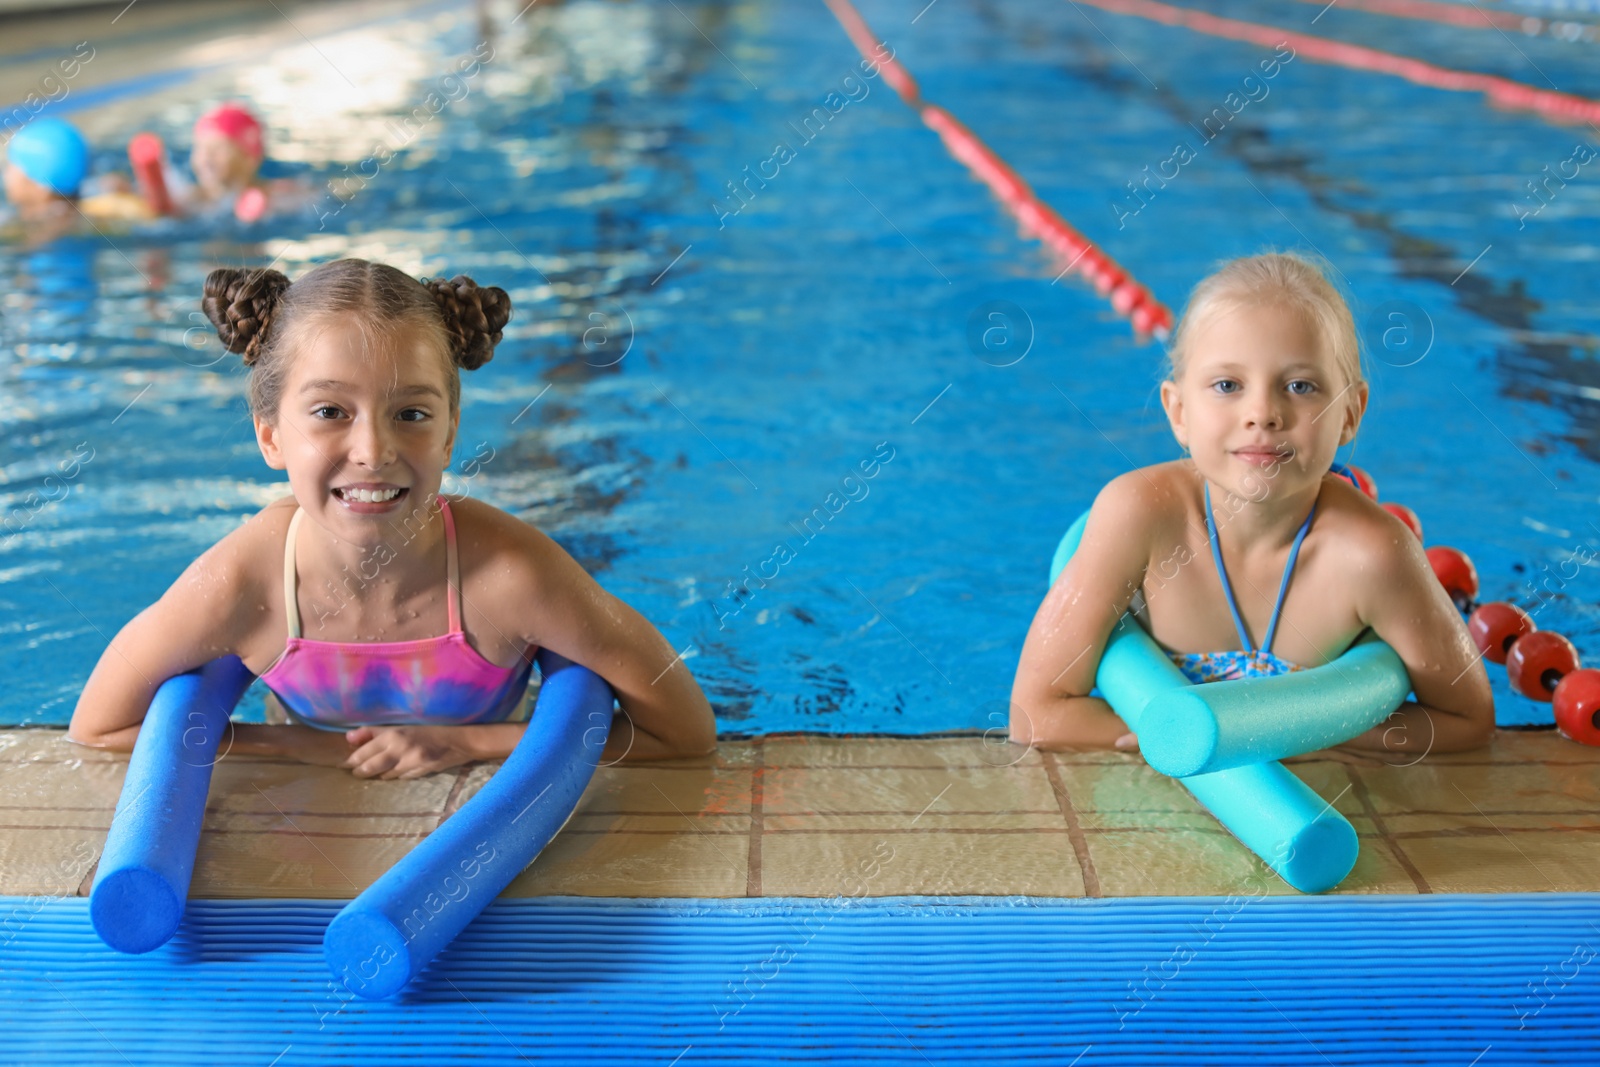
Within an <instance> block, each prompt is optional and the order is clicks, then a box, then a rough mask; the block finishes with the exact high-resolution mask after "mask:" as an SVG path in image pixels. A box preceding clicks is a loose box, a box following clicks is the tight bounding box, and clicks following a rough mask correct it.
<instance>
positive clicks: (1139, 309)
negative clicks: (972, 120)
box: [823, 0, 1172, 340]
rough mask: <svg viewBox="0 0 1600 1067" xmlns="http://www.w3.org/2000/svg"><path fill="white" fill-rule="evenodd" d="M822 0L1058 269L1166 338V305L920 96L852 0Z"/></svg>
mask: <svg viewBox="0 0 1600 1067" xmlns="http://www.w3.org/2000/svg"><path fill="white" fill-rule="evenodd" d="M823 2H824V3H826V4H827V5H828V9H829V10H830V11H832V12H833V14H834V17H835V18H837V19H838V20H839V24H840V25H841V26H843V27H844V31H845V33H846V34H847V35H848V36H849V38H850V40H851V42H852V43H854V44H855V46H856V49H857V50H858V51H859V52H860V53H861V55H862V56H863V58H865V59H867V60H869V61H871V62H873V63H876V64H878V68H879V70H880V71H882V73H883V76H884V80H885V81H887V82H888V83H889V84H890V85H891V86H892V87H893V88H894V90H895V92H897V93H899V94H900V98H901V99H902V100H904V101H905V102H906V103H907V104H908V105H909V106H910V107H911V108H912V110H914V111H916V112H917V113H918V114H919V115H920V116H921V117H922V121H923V123H925V124H926V125H927V126H928V127H929V128H930V129H932V130H933V131H934V132H935V133H937V134H938V135H939V137H940V139H941V140H942V141H944V144H945V148H946V149H947V150H948V151H949V152H950V154H951V155H952V156H954V157H955V158H956V159H957V160H959V161H960V162H962V163H964V164H966V166H967V168H968V169H969V170H971V171H972V173H973V174H974V175H976V176H977V178H978V179H979V180H980V181H982V182H983V183H984V184H985V185H987V186H988V187H989V188H990V190H992V191H993V192H994V194H995V196H996V197H998V198H999V200H1000V202H1001V203H1002V204H1003V205H1004V206H1005V208H1006V210H1008V211H1010V212H1011V214H1012V215H1013V216H1015V217H1016V219H1017V222H1018V223H1020V224H1021V227H1022V231H1023V233H1025V234H1027V235H1028V236H1031V237H1036V238H1038V239H1039V240H1040V241H1042V242H1043V243H1044V244H1045V245H1047V246H1049V247H1050V249H1051V250H1052V251H1054V252H1055V253H1056V254H1057V255H1058V256H1060V257H1061V258H1062V259H1064V260H1066V261H1067V266H1066V269H1065V270H1063V271H1062V272H1061V273H1062V274H1065V273H1067V271H1070V270H1076V271H1077V272H1078V273H1079V274H1081V275H1082V276H1083V277H1084V278H1085V279H1086V280H1087V281H1089V282H1090V283H1091V284H1092V285H1093V286H1094V287H1095V289H1096V290H1097V291H1098V292H1099V293H1100V295H1102V296H1107V297H1109V298H1110V301H1111V306H1112V308H1113V309H1114V310H1115V311H1116V312H1117V314H1119V315H1122V316H1124V317H1125V318H1127V319H1129V320H1130V321H1131V322H1132V323H1133V329H1134V332H1135V333H1137V334H1139V335H1140V336H1152V335H1153V336H1155V337H1157V338H1159V339H1161V340H1165V339H1166V338H1167V335H1168V333H1169V332H1170V331H1171V329H1172V312H1171V310H1169V309H1168V308H1167V307H1166V305H1164V304H1162V303H1161V302H1160V301H1158V300H1157V299H1156V298H1155V297H1154V296H1153V295H1152V294H1151V292H1150V290H1148V289H1146V288H1145V287H1144V286H1142V285H1140V284H1139V283H1138V282H1137V281H1135V280H1134V278H1133V276H1132V275H1131V274H1129V273H1128V271H1127V270H1126V269H1124V268H1123V267H1121V266H1120V265H1118V264H1117V262H1116V261H1115V260H1113V259H1112V258H1111V257H1110V256H1108V255H1107V254H1106V253H1105V252H1104V251H1102V250H1101V249H1100V248H1099V247H1097V246H1096V245H1095V243H1094V242H1093V241H1091V240H1089V238H1087V237H1085V236H1084V235H1083V234H1082V233H1080V232H1078V231H1077V230H1076V229H1074V228H1073V227H1072V226H1071V224H1069V223H1068V222H1067V220H1066V219H1064V218H1062V217H1061V215H1060V213H1059V212H1057V211H1056V210H1055V209H1054V208H1052V207H1051V206H1050V205H1049V204H1047V203H1045V202H1044V201H1043V200H1041V199H1040V198H1039V194H1038V193H1035V192H1034V191H1033V189H1032V187H1030V186H1029V185H1028V183H1027V182H1025V181H1023V180H1022V177H1021V175H1019V174H1018V173H1017V172H1016V171H1015V170H1013V169H1012V168H1011V166H1010V165H1009V164H1007V163H1006V161H1005V160H1003V159H1001V158H1000V157H999V156H998V155H997V154H996V153H995V151H994V149H992V148H990V147H989V146H988V145H986V144H984V143H983V141H982V140H981V139H979V137H978V135H977V134H975V133H973V132H972V131H971V130H969V129H968V128H967V127H966V126H965V125H963V124H962V123H961V120H959V119H957V118H956V117H955V116H954V115H952V114H951V113H950V112H948V111H946V110H945V109H944V108H942V107H939V106H938V105H937V104H930V103H928V102H927V101H926V100H924V99H923V98H922V90H921V89H920V88H919V87H918V86H917V82H916V79H915V78H913V77H912V76H911V72H910V71H908V70H906V68H905V65H904V64H903V63H901V62H900V61H899V60H898V59H895V58H893V53H892V52H890V50H889V49H887V48H885V47H884V46H883V44H882V43H881V42H880V40H879V38H878V36H877V34H875V33H873V32H872V28H871V27H870V26H868V25H867V23H866V20H865V19H863V18H862V17H861V13H860V12H858V11H857V10H856V8H855V5H854V4H852V3H851V0H823ZM885 52H889V54H890V58H889V59H887V60H886V59H884V58H883V55H884V53H885Z"/></svg>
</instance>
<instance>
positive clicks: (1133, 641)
mask: <svg viewBox="0 0 1600 1067" xmlns="http://www.w3.org/2000/svg"><path fill="white" fill-rule="evenodd" d="M1088 521H1089V513H1088V512H1087V511H1086V512H1084V513H1083V514H1082V515H1080V516H1079V517H1078V520H1077V521H1076V522H1074V523H1073V524H1072V526H1071V527H1070V528H1069V529H1068V530H1067V533H1066V535H1065V536H1064V537H1062V539H1061V543H1060V545H1059V546H1058V547H1057V548H1056V552H1055V557H1054V558H1053V559H1052V560H1051V564H1050V582H1051V584H1054V583H1055V579H1056V576H1057V575H1059V574H1060V573H1061V568H1062V567H1064V566H1065V565H1066V562H1067V560H1068V559H1070V558H1071V556H1072V554H1073V552H1075V551H1077V548H1078V542H1079V540H1080V539H1081V538H1082V537H1083V529H1084V527H1085V526H1086V525H1087V524H1088ZM1380 644H1381V643H1378V642H1374V643H1371V644H1365V643H1358V644H1357V645H1356V646H1354V647H1353V648H1352V649H1351V650H1350V651H1347V652H1346V653H1345V654H1344V656H1341V657H1340V658H1339V659H1338V660H1335V661H1333V662H1332V663H1328V664H1325V665H1323V666H1321V667H1313V668H1311V669H1310V670H1307V671H1299V672H1295V674H1294V675H1279V676H1276V677H1271V678H1252V679H1247V680H1243V681H1239V682H1231V683H1224V682H1213V683H1210V684H1208V685H1204V686H1196V685H1194V684H1193V683H1192V682H1190V681H1189V679H1188V678H1187V677H1186V676H1185V675H1184V674H1183V672H1182V671H1180V670H1178V668H1177V667H1176V666H1174V665H1173V663H1172V661H1171V660H1170V659H1168V658H1167V656H1166V654H1165V653H1164V652H1162V651H1161V648H1160V646H1158V645H1157V644H1156V643H1155V641H1154V639H1152V638H1151V637H1150V635H1149V634H1147V633H1146V632H1145V631H1144V628H1143V627H1141V626H1140V625H1139V624H1138V623H1137V622H1135V621H1134V619H1133V618H1132V617H1131V616H1129V615H1126V614H1124V615H1123V616H1122V618H1121V619H1119V620H1118V621H1117V625H1116V626H1115V627H1114V628H1113V629H1112V632H1111V636H1110V637H1109V638H1108V639H1107V641H1106V647H1105V651H1104V652H1102V653H1101V656H1100V665H1099V667H1098V668H1097V669H1096V672H1095V685H1096V686H1097V687H1098V688H1099V690H1100V693H1101V695H1102V696H1103V697H1104V698H1105V700H1106V702H1107V703H1109V704H1110V705H1111V707H1112V709H1113V710H1114V711H1115V712H1116V713H1117V715H1118V717H1119V718H1121V719H1122V721H1123V722H1125V723H1127V724H1128V728H1129V729H1131V730H1133V731H1134V732H1135V733H1137V734H1138V735H1139V748H1140V751H1141V752H1142V753H1143V754H1144V756H1145V759H1146V761H1147V762H1149V763H1150V764H1151V766H1153V767H1156V769H1157V770H1161V769H1162V768H1161V767H1159V766H1157V765H1156V761H1155V759H1152V758H1151V752H1152V749H1155V750H1158V751H1159V750H1161V749H1162V746H1163V744H1164V741H1165V739H1163V738H1158V737H1157V730H1156V726H1157V725H1158V724H1160V725H1161V726H1162V728H1165V726H1166V724H1168V723H1170V722H1171V721H1173V720H1174V719H1179V720H1182V718H1183V716H1184V715H1185V714H1187V715H1189V716H1191V717H1196V718H1200V719H1202V720H1207V721H1209V722H1211V723H1212V724H1213V727H1214V728H1213V731H1212V733H1210V734H1207V732H1206V731H1205V730H1204V729H1203V728H1188V727H1185V728H1184V729H1186V730H1187V732H1186V733H1183V732H1180V738H1179V741H1178V743H1176V744H1174V745H1172V746H1170V752H1169V753H1168V754H1169V755H1170V756H1171V761H1170V762H1169V763H1168V765H1174V764H1179V765H1181V764H1183V763H1185V762H1188V763H1191V764H1192V763H1193V762H1195V760H1194V757H1193V754H1192V753H1190V752H1188V751H1186V750H1185V749H1184V748H1183V738H1184V737H1189V738H1193V737H1196V736H1199V737H1200V739H1201V744H1200V746H1199V747H1200V748H1201V749H1202V750H1206V749H1207V748H1208V747H1209V750H1210V751H1211V752H1213V753H1215V752H1217V751H1221V752H1223V753H1224V754H1225V755H1226V757H1227V758H1243V757H1242V755H1241V754H1243V753H1247V752H1251V751H1270V750H1278V749H1282V747H1283V745H1284V744H1286V743H1289V742H1286V741H1284V740H1283V739H1282V738H1281V737H1274V736H1273V734H1274V731H1273V730H1271V729H1269V728H1267V726H1266V725H1265V724H1263V722H1262V720H1263V718H1264V715H1263V713H1262V712H1261V710H1260V709H1262V708H1275V709H1276V716H1275V718H1274V722H1276V721H1277V718H1278V717H1281V718H1283V719H1292V718H1294V717H1295V716H1297V715H1302V714H1304V715H1306V716H1308V717H1311V718H1315V719H1317V720H1318V722H1319V725H1317V726H1315V727H1312V728H1308V729H1309V732H1310V733H1311V734H1316V733H1317V731H1319V730H1320V731H1322V733H1323V734H1325V733H1326V732H1327V731H1329V730H1331V729H1334V726H1333V723H1335V722H1349V721H1351V718H1350V716H1351V715H1352V714H1354V712H1352V711H1351V710H1350V709H1353V708H1355V709H1359V708H1360V707H1361V706H1362V704H1361V700H1362V699H1370V700H1371V701H1372V710H1370V711H1369V714H1370V715H1376V707H1378V706H1381V705H1382V704H1383V703H1387V702H1388V701H1389V700H1390V699H1391V698H1393V703H1392V704H1389V706H1388V707H1387V708H1386V709H1385V710H1384V712H1383V715H1381V716H1377V718H1376V720H1375V721H1379V722H1381V721H1382V719H1383V718H1384V717H1386V716H1387V715H1388V714H1389V713H1390V712H1392V711H1393V710H1394V708H1395V707H1397V706H1398V705H1399V702H1400V700H1401V699H1403V698H1404V696H1405V694H1406V692H1408V691H1409V690H1410V688H1411V686H1410V681H1409V679H1408V678H1407V677H1406V674H1405V668H1404V665H1403V664H1401V663H1400V661H1399V657H1398V656H1396V655H1395V654H1394V652H1393V651H1392V650H1390V649H1388V646H1387V645H1382V646H1381V648H1382V649H1383V650H1385V651H1387V652H1388V655H1389V656H1390V657H1392V662H1385V661H1384V659H1383V657H1382V655H1381V653H1379V652H1376V651H1375V647H1376V646H1378V645H1380ZM1352 653H1356V655H1357V658H1356V659H1355V660H1353V661H1351V662H1350V663H1346V662H1345V657H1346V656H1350V655H1351V654H1352ZM1396 672H1398V677H1396V676H1395V675H1396ZM1385 675H1386V676H1387V677H1385ZM1290 680H1296V681H1297V685H1296V686H1295V687H1294V688H1292V689H1288V690H1285V689H1284V688H1283V683H1285V682H1287V681H1290ZM1224 686H1231V687H1232V692H1233V693H1234V694H1237V693H1238V692H1239V691H1240V690H1242V689H1245V688H1250V689H1252V690H1254V691H1258V692H1259V694H1260V695H1259V696H1257V693H1256V692H1254V691H1253V692H1252V693H1251V694H1249V695H1248V696H1247V697H1244V698H1241V697H1239V696H1237V695H1229V690H1226V689H1225V690H1224V697H1223V699H1222V700H1220V701H1218V702H1217V703H1216V704H1215V705H1208V704H1207V703H1206V701H1205V700H1204V699H1203V698H1204V697H1205V696H1208V695H1209V692H1208V691H1210V690H1215V689H1219V688H1222V687H1224ZM1342 686H1343V687H1352V688H1353V690H1355V692H1354V694H1353V695H1346V694H1344V693H1341V692H1340V691H1339V690H1340V687H1342ZM1396 687H1398V692H1399V695H1398V696H1395V695H1394V694H1395V689H1396ZM1275 694H1278V695H1282V696H1283V699H1284V701H1285V702H1283V703H1277V702H1276V701H1277V698H1276V697H1275ZM1179 697H1192V698H1195V699H1194V700H1177V699H1176V698H1179ZM1322 701H1331V702H1332V704H1333V705H1335V707H1336V710H1335V712H1334V713H1333V714H1331V715H1327V716H1322V715H1321V714H1320V712H1319V711H1318V710H1317V709H1318V704H1319V702H1322ZM1163 707H1167V708H1172V707H1176V708H1177V709H1178V710H1177V711H1176V712H1170V713H1163V712H1162V711H1161V709H1162V708H1163ZM1239 707H1244V708H1246V709H1247V710H1249V711H1250V713H1251V716H1252V718H1251V721H1250V724H1249V725H1248V726H1247V728H1246V729H1243V730H1240V729H1237V728H1236V727H1235V724H1234V723H1233V722H1232V721H1231V719H1230V718H1229V716H1230V714H1231V711H1232V710H1233V709H1235V708H1239ZM1152 713H1155V714H1156V716H1157V717H1156V718H1153V719H1149V720H1148V721H1147V718H1146V717H1147V716H1148V715H1150V714H1152ZM1163 714H1165V716H1166V717H1165V718H1162V715H1163ZM1369 725H1370V724H1369ZM1361 729H1365V727H1361ZM1251 731H1254V732H1251ZM1297 731H1298V733H1297V736H1300V737H1305V736H1309V734H1308V732H1307V730H1300V729H1299V728H1295V729H1294V730H1290V731H1281V733H1285V734H1296V732H1297ZM1359 732H1360V729H1357V730H1354V731H1353V732H1351V733H1348V734H1345V735H1344V736H1343V737H1336V738H1334V739H1333V741H1332V742H1323V743H1318V744H1314V745H1312V746H1311V748H1320V747H1323V744H1325V743H1334V742H1337V741H1342V740H1347V739H1348V738H1349V737H1351V736H1354V734H1355V733H1359ZM1317 736H1322V734H1317ZM1210 737H1215V739H1216V740H1215V741H1214V742H1212V743H1210V744H1209V746H1208V745H1207V744H1206V741H1207V739H1208V738H1210ZM1291 747H1292V745H1291ZM1308 750H1309V749H1300V750H1299V751H1302V752H1303V751H1308ZM1286 754H1289V755H1293V754H1297V753H1296V752H1293V751H1290V752H1287V753H1286ZM1179 781H1180V782H1181V783H1182V784H1183V786H1184V787H1185V788H1187V789H1188V790H1189V792H1190V793H1192V794H1193V795H1194V797H1195V799H1196V800H1198V801H1200V803H1201V804H1203V805H1205V807H1206V808H1207V809H1208V810H1209V811H1210V812H1211V814H1212V815H1214V816H1216V818H1217V821H1218V822H1220V823H1222V825H1223V826H1224V827H1226V828H1227V829H1228V830H1229V832H1231V833H1232V834H1233V835H1234V836H1235V837H1237V838H1238V839H1239V841H1240V842H1241V843H1243V844H1244V845H1245V847H1247V848H1249V849H1250V851H1252V852H1254V853H1255V854H1256V855H1257V856H1260V857H1261V859H1262V860H1264V861H1265V862H1266V863H1267V865H1268V866H1269V867H1271V868H1272V870H1274V871H1275V872H1277V874H1278V875H1279V877H1281V878H1282V879H1283V880H1284V881H1286V882H1288V883H1289V884H1290V885H1291V886H1293V887H1294V888H1296V889H1298V890H1300V891H1301V892H1303V893H1320V892H1322V891H1324V890H1327V889H1331V888H1333V887H1334V886H1336V885H1338V884H1339V882H1341V881H1342V880H1343V879H1344V877H1345V876H1346V875H1348V874H1349V873H1350V871H1351V869H1352V868H1353V867H1354V866H1355V861H1356V856H1357V854H1358V851H1359V847H1360V846H1359V842H1358V841H1357V838H1356V832H1355V829H1354V828H1353V827H1352V826H1351V825H1350V823H1349V821H1348V820H1347V819H1345V817H1344V816H1343V815H1341V814H1340V813H1339V812H1337V811H1335V810H1333V806H1332V805H1331V804H1329V803H1326V802H1324V801H1323V800H1322V798H1321V797H1319V796H1317V794H1316V793H1315V792H1314V791H1312V789H1311V788H1310V787H1309V786H1307V785H1306V784H1305V783H1304V782H1302V781H1301V780H1300V779H1298V778H1296V777H1295V776H1294V775H1293V774H1292V773H1291V772H1290V771H1288V770H1287V769H1285V768H1284V767H1283V765H1282V764H1280V763H1277V762H1275V761H1274V760H1273V759H1271V758H1264V759H1262V760H1261V761H1260V762H1256V763H1249V764H1245V765H1242V766H1232V767H1228V768H1226V769H1221V770H1215V771H1211V772H1209V773H1199V774H1190V775H1186V776H1183V777H1180V778H1179Z"/></svg>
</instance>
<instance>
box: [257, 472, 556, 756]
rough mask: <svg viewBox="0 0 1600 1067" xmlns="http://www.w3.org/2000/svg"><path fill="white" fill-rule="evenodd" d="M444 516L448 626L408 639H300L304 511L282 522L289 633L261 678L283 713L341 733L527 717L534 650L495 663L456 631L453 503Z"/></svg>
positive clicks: (443, 509) (458, 615)
mask: <svg viewBox="0 0 1600 1067" xmlns="http://www.w3.org/2000/svg"><path fill="white" fill-rule="evenodd" d="M438 500H439V509H440V511H441V512H442V514H443V515H444V535H445V555H446V559H447V563H446V572H445V582H446V585H447V586H448V589H447V592H446V596H445V600H446V603H447V604H448V606H449V611H450V632H449V633H445V634H441V635H439V636H438V637H424V638H420V639H418V640H415V641H314V640H312V639H310V638H306V637H301V636H300V609H299V605H298V604H297V603H296V600H295V585H296V582H295V567H294V542H295V533H296V531H297V530H298V529H299V526H300V517H301V516H302V515H304V514H305V512H304V511H301V510H298V509H297V510H296V511H295V513H294V518H293V519H290V520H289V536H288V538H287V540H286V541H285V543H284V549H283V599H284V607H285V608H286V610H287V612H288V615H289V638H288V642H287V644H286V645H285V646H284V650H283V654H282V655H281V656H279V657H278V658H277V660H275V661H274V662H273V664H272V666H270V667H268V668H267V669H266V670H265V671H263V672H262V674H261V681H262V682H263V683H264V684H265V685H266V686H267V688H268V689H270V690H271V691H272V694H273V695H274V696H276V697H277V698H278V701H279V703H281V704H282V705H283V707H284V709H285V710H286V711H288V712H289V714H290V717H291V718H292V719H294V720H295V721H298V722H301V723H303V724H305V725H307V726H318V727H322V728H323V729H329V730H346V729H350V728H351V727H355V726H378V725H388V726H394V725H405V724H417V723H430V724H444V725H460V724H465V723H483V722H504V721H507V720H508V719H513V718H521V717H525V714H523V713H525V710H526V697H527V694H528V680H529V678H530V677H531V675H532V672H533V657H534V653H535V652H536V651H537V650H536V649H535V648H533V647H531V646H530V647H529V648H528V649H527V651H526V652H525V653H524V654H523V657H522V658H521V659H519V660H518V661H517V662H516V663H515V664H513V665H512V666H510V667H497V666H495V665H494V664H493V663H490V662H489V661H488V660H486V659H484V658H483V656H482V655H481V654H479V652H478V651H477V650H476V649H474V648H473V647H472V646H471V645H470V644H468V643H467V635H466V634H465V633H464V632H463V631H462V629H461V609H460V606H459V603H458V602H459V600H460V597H461V591H460V578H459V569H458V566H457V557H456V526H455V520H454V519H453V518H452V517H451V514H450V504H449V502H448V501H446V500H445V498H444V497H442V496H441V497H439V498H438Z"/></svg>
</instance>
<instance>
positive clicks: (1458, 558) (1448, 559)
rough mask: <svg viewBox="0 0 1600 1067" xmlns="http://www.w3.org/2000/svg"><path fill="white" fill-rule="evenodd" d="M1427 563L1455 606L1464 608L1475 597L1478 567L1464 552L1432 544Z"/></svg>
mask: <svg viewBox="0 0 1600 1067" xmlns="http://www.w3.org/2000/svg"><path fill="white" fill-rule="evenodd" d="M1428 565H1429V566H1430V567H1432V568H1433V575H1434V577H1435V578H1438V579H1439V584H1440V585H1442V586H1444V591H1445V592H1446V593H1449V594H1450V599H1451V600H1453V601H1455V604H1456V607H1458V608H1461V609H1462V610H1465V609H1466V605H1468V604H1470V603H1472V601H1473V600H1474V599H1475V598H1476V597H1477V595H1478V568H1476V567H1474V566H1473V565H1472V560H1470V559H1468V558H1467V554H1466V553H1465V552H1463V551H1461V550H1460V549H1458V548H1451V547H1449V546H1448V545H1434V546H1433V547H1432V548H1430V549H1428Z"/></svg>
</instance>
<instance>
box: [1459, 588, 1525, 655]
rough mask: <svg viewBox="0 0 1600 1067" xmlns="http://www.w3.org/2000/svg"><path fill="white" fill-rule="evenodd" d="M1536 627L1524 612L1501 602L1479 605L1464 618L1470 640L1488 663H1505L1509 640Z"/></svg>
mask: <svg viewBox="0 0 1600 1067" xmlns="http://www.w3.org/2000/svg"><path fill="white" fill-rule="evenodd" d="M1537 629H1538V627H1537V626H1535V625H1534V624H1533V619H1532V618H1530V617H1529V615H1528V613H1527V612H1526V611H1523V610H1522V609H1521V608H1519V607H1517V606H1516V605H1515V604H1507V603H1505V602H1503V601H1495V602H1493V603H1490V604H1479V605H1478V606H1477V607H1476V608H1474V609H1473V611H1472V614H1471V616H1469V617H1468V618H1467V633H1468V634H1470V635H1472V643H1473V644H1475V645H1477V646H1478V651H1479V652H1482V653H1483V658H1484V659H1486V660H1488V661H1489V662H1490V663H1504V662H1505V661H1506V653H1507V652H1510V651H1511V645H1512V643H1513V642H1515V641H1516V640H1517V638H1519V637H1523V636H1526V635H1527V634H1531V633H1533V631H1535V630H1537Z"/></svg>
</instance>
